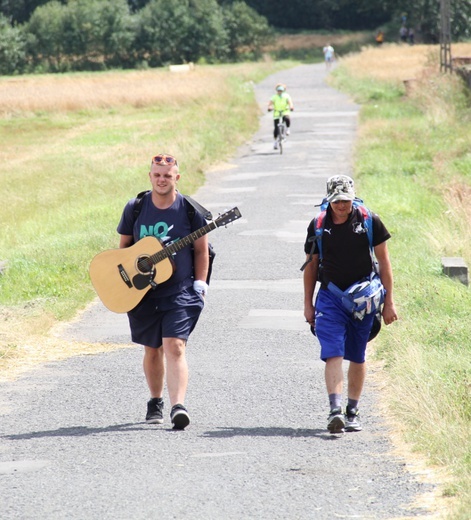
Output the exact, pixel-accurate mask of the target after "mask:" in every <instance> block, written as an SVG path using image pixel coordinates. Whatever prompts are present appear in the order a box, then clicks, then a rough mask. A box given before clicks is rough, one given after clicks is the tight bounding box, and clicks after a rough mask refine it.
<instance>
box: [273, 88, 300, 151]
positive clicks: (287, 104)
mask: <svg viewBox="0 0 471 520" xmlns="http://www.w3.org/2000/svg"><path fill="white" fill-rule="evenodd" d="M275 90H276V94H273V96H272V97H271V98H270V101H268V112H271V111H272V110H273V117H274V120H273V121H274V124H275V128H274V132H273V136H274V138H275V143H274V145H273V148H274V149H275V150H276V149H277V148H278V141H277V139H276V138H277V137H278V121H279V119H280V114H281V117H282V118H283V121H284V122H285V123H286V135H289V127H290V125H291V120H290V117H289V114H290V112H291V111H293V110H294V105H293V102H292V101H291V96H290V95H289V94H288V92H286V85H283V84H282V83H278V85H276V87H275Z"/></svg>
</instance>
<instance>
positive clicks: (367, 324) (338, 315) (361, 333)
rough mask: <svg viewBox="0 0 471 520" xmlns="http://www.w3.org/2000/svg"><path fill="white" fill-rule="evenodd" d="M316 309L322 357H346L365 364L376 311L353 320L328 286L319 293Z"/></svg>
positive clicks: (323, 358)
mask: <svg viewBox="0 0 471 520" xmlns="http://www.w3.org/2000/svg"><path fill="white" fill-rule="evenodd" d="M315 308H316V336H317V339H318V340H319V343H320V345H321V359H322V360H323V361H325V360H326V359H329V358H332V357H343V358H344V359H346V360H348V361H353V362H354V363H364V362H365V354H366V344H367V343H368V338H369V335H370V330H371V327H372V326H373V320H374V314H367V315H366V316H365V317H364V318H363V320H361V321H360V320H355V319H353V316H352V314H350V313H349V312H348V311H347V310H346V309H345V308H344V306H343V305H342V302H341V301H340V299H339V298H338V297H337V296H335V294H333V293H331V292H330V291H328V290H327V289H320V290H319V292H318V293H317V298H316V304H315Z"/></svg>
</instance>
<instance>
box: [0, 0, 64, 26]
mask: <svg viewBox="0 0 471 520" xmlns="http://www.w3.org/2000/svg"><path fill="white" fill-rule="evenodd" d="M66 1H67V0H65V1H63V2H62V3H66ZM46 3H48V0H0V13H1V14H3V15H4V16H5V17H6V18H8V19H9V20H10V21H11V22H12V23H15V22H16V23H20V24H21V23H24V22H27V21H28V20H29V18H30V16H31V15H32V14H33V12H34V10H35V9H36V8H37V7H39V6H41V5H44V4H46Z"/></svg>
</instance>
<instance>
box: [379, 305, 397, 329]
mask: <svg viewBox="0 0 471 520" xmlns="http://www.w3.org/2000/svg"><path fill="white" fill-rule="evenodd" d="M381 314H382V316H383V320H384V324H385V325H390V324H391V323H393V322H395V321H397V319H398V316H397V312H396V308H395V307H394V303H385V304H384V306H383V312H382V313H381Z"/></svg>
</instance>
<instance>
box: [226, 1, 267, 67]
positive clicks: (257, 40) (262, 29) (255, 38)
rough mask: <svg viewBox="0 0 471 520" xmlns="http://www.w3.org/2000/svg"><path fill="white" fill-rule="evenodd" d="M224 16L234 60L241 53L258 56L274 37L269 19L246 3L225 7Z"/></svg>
mask: <svg viewBox="0 0 471 520" xmlns="http://www.w3.org/2000/svg"><path fill="white" fill-rule="evenodd" d="M223 16H224V26H225V28H226V31H227V34H228V38H229V57H230V59H232V60H237V59H238V57H239V56H240V54H241V53H247V52H249V53H254V54H255V55H258V54H259V53H260V51H261V48H262V46H264V45H266V44H267V43H269V42H270V41H271V39H272V37H273V32H272V29H271V28H270V26H269V25H268V21H267V19H266V18H265V17H264V16H261V15H259V14H258V13H257V12H256V11H255V10H254V9H252V8H251V7H249V6H248V5H247V4H246V3H245V2H242V1H237V2H234V3H231V4H228V5H225V6H223Z"/></svg>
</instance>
